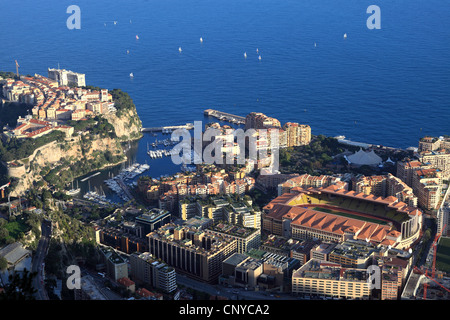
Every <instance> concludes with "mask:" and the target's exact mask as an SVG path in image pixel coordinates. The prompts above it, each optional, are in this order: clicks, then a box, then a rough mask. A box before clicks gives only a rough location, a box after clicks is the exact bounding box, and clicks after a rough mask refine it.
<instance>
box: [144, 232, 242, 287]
mask: <svg viewBox="0 0 450 320" xmlns="http://www.w3.org/2000/svg"><path fill="white" fill-rule="evenodd" d="M147 237H148V238H149V248H150V253H151V254H152V255H153V256H154V257H155V258H157V259H162V260H163V261H165V262H166V263H167V264H168V265H169V266H172V267H174V268H175V269H176V271H177V273H178V272H180V273H185V274H186V275H188V276H189V277H192V278H194V279H197V280H200V281H205V282H208V283H216V282H217V279H218V277H219V275H220V273H221V271H222V270H221V269H222V261H223V260H224V259H226V258H228V257H229V256H230V255H232V254H233V253H235V252H236V250H237V241H236V240H235V239H234V238H232V237H230V236H227V235H218V234H212V233H211V232H210V231H208V230H205V231H198V230H195V229H194V230H191V229H190V228H188V227H184V226H178V225H175V224H173V223H170V224H167V225H165V226H163V227H161V228H159V229H158V230H155V231H154V232H152V233H150V234H148V235H147Z"/></svg>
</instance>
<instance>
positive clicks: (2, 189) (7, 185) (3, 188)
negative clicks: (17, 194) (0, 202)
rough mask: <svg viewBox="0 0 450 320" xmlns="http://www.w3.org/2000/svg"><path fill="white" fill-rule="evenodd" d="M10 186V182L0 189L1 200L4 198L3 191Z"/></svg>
mask: <svg viewBox="0 0 450 320" xmlns="http://www.w3.org/2000/svg"><path fill="white" fill-rule="evenodd" d="M10 184H11V181H10V182H8V183H7V184H5V185H3V186H1V187H0V190H1V192H2V199H3V198H4V197H5V189H6V188H7V187H9V185H10Z"/></svg>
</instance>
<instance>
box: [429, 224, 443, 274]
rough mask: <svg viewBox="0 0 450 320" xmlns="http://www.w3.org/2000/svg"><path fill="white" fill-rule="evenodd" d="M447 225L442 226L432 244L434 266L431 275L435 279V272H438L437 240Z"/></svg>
mask: <svg viewBox="0 0 450 320" xmlns="http://www.w3.org/2000/svg"><path fill="white" fill-rule="evenodd" d="M446 226H447V225H446V224H444V226H443V227H442V229H441V231H440V232H439V233H438V234H437V235H436V237H435V238H434V241H433V244H432V245H431V247H432V248H433V267H432V269H431V273H432V274H431V276H432V277H433V279H434V274H435V273H436V251H437V242H438V240H439V238H440V237H441V235H442V231H444V229H445V227H446Z"/></svg>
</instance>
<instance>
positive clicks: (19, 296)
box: [0, 269, 36, 301]
mask: <svg viewBox="0 0 450 320" xmlns="http://www.w3.org/2000/svg"><path fill="white" fill-rule="evenodd" d="M35 276H36V272H29V271H28V270H27V269H24V271H23V272H21V273H17V272H14V273H13V274H11V275H9V277H8V279H9V284H8V285H6V286H5V288H4V292H2V293H1V294H0V300H16V301H17V300H35V298H34V294H35V293H36V289H34V288H33V278H34V277H35Z"/></svg>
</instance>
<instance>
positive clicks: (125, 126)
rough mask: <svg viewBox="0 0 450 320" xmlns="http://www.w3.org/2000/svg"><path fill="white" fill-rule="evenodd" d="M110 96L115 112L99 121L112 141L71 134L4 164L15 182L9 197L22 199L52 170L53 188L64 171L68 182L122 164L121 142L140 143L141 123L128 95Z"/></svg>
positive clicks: (115, 90)
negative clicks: (107, 125) (110, 130)
mask: <svg viewBox="0 0 450 320" xmlns="http://www.w3.org/2000/svg"><path fill="white" fill-rule="evenodd" d="M111 93H112V94H113V97H114V101H115V103H116V108H117V111H116V113H108V114H105V115H103V116H102V117H103V118H105V119H106V120H107V121H108V122H109V123H110V124H111V125H112V126H113V127H114V131H115V135H116V137H115V138H111V137H110V135H108V134H106V135H105V134H103V135H91V134H89V133H86V132H81V134H80V135H77V134H75V135H74V136H73V137H68V138H66V139H65V141H63V142H56V141H53V142H51V143H48V144H46V145H44V146H42V147H40V148H38V149H36V150H35V151H34V152H33V154H31V155H30V156H29V157H27V158H24V159H15V160H14V161H10V162H9V163H8V164H7V169H8V175H9V176H10V177H12V178H16V179H17V185H16V186H15V188H14V191H12V192H11V195H13V196H18V195H22V194H23V193H24V192H25V191H26V190H27V189H29V188H30V187H31V186H32V185H33V183H34V182H35V181H39V180H41V179H42V178H44V176H45V175H46V174H48V173H49V172H50V171H51V170H52V169H53V172H51V175H52V177H51V179H46V180H47V182H49V183H54V184H55V185H57V184H58V183H57V181H56V180H57V179H59V178H61V181H63V182H67V179H68V174H67V171H70V176H71V178H75V177H76V176H79V175H83V174H87V173H89V172H90V171H94V170H98V169H101V168H102V167H105V166H108V165H114V164H117V163H120V162H122V161H125V160H126V157H125V155H124V151H123V148H122V146H121V142H125V141H129V140H137V139H140V138H141V137H142V132H141V129H142V122H141V120H140V119H139V116H138V114H137V111H136V107H135V106H134V104H133V102H132V100H131V98H130V97H129V95H128V94H126V93H124V92H122V91H121V90H117V89H114V90H113V91H112V92H111ZM55 171H56V173H55ZM63 171H66V172H65V174H61V172H63ZM86 171H87V172H86ZM55 174H56V176H55ZM63 176H64V179H62V178H63Z"/></svg>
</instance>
